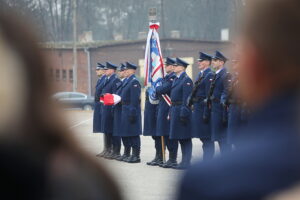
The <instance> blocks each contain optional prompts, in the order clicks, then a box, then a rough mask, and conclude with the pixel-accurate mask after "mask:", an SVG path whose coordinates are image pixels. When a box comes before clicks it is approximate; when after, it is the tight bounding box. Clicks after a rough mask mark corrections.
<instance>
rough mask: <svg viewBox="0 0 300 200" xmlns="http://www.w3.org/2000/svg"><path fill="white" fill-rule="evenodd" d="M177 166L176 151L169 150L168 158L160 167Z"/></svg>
mask: <svg viewBox="0 0 300 200" xmlns="http://www.w3.org/2000/svg"><path fill="white" fill-rule="evenodd" d="M176 166H177V152H170V155H169V160H168V161H167V162H166V163H164V164H162V165H160V167H163V168H174V167H176Z"/></svg>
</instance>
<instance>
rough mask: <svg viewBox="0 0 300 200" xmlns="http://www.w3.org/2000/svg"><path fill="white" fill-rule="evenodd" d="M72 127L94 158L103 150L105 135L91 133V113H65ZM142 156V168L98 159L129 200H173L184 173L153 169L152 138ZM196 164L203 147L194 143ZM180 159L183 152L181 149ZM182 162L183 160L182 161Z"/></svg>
mask: <svg viewBox="0 0 300 200" xmlns="http://www.w3.org/2000/svg"><path fill="white" fill-rule="evenodd" d="M66 117H67V119H68V122H69V127H70V128H71V129H72V130H73V132H74V134H75V136H76V137H77V138H78V140H79V142H80V144H81V145H82V147H83V148H84V149H85V150H87V151H88V152H90V153H91V154H92V155H93V156H95V155H96V154H97V153H99V152H100V151H101V150H102V148H103V140H102V134H93V133H92V124H93V120H92V117H93V113H92V112H91V111H66ZM141 139H142V152H141V159H142V163H140V164H128V163H123V162H117V161H110V160H104V159H99V162H101V164H103V165H105V166H107V168H108V169H109V171H110V172H111V174H112V175H113V176H114V177H115V178H116V180H117V182H118V184H119V186H120V188H121V190H122V192H123V194H124V196H125V197H126V199H127V200H169V199H170V200H171V199H174V196H175V195H176V192H177V185H178V181H179V180H180V177H181V176H182V174H183V172H182V171H177V170H173V169H162V168H159V167H150V166H147V165H146V162H148V161H150V160H152V159H153V156H154V147H153V141H152V139H151V138H150V137H141ZM193 144H194V146H193V161H196V160H197V159H200V158H201V155H202V151H201V143H200V141H199V140H193ZM179 155H180V149H179ZM179 161H180V157H179Z"/></svg>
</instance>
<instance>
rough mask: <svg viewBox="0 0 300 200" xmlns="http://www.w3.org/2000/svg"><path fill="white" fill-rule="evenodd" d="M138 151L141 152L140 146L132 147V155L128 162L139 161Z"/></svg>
mask: <svg viewBox="0 0 300 200" xmlns="http://www.w3.org/2000/svg"><path fill="white" fill-rule="evenodd" d="M140 153H141V148H133V149H132V156H130V158H129V159H128V163H140V162H141V159H140Z"/></svg>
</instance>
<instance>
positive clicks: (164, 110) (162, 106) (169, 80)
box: [156, 73, 176, 136]
mask: <svg viewBox="0 0 300 200" xmlns="http://www.w3.org/2000/svg"><path fill="white" fill-rule="evenodd" d="M175 78H176V75H175V73H170V74H168V75H166V76H165V77H164V78H163V80H162V85H161V86H158V87H157V88H156V93H157V95H159V104H158V115H157V123H156V135H157V136H169V135H170V118H169V115H170V108H171V107H170V106H169V105H168V104H167V102H166V101H165V100H164V99H163V97H162V95H163V94H165V95H168V96H169V97H170V94H171V89H172V84H173V81H174V79H175Z"/></svg>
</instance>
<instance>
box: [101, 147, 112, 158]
mask: <svg viewBox="0 0 300 200" xmlns="http://www.w3.org/2000/svg"><path fill="white" fill-rule="evenodd" d="M112 153H113V152H112V150H111V149H108V150H107V151H106V153H105V154H104V155H103V158H106V159H110V157H111V155H112Z"/></svg>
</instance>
